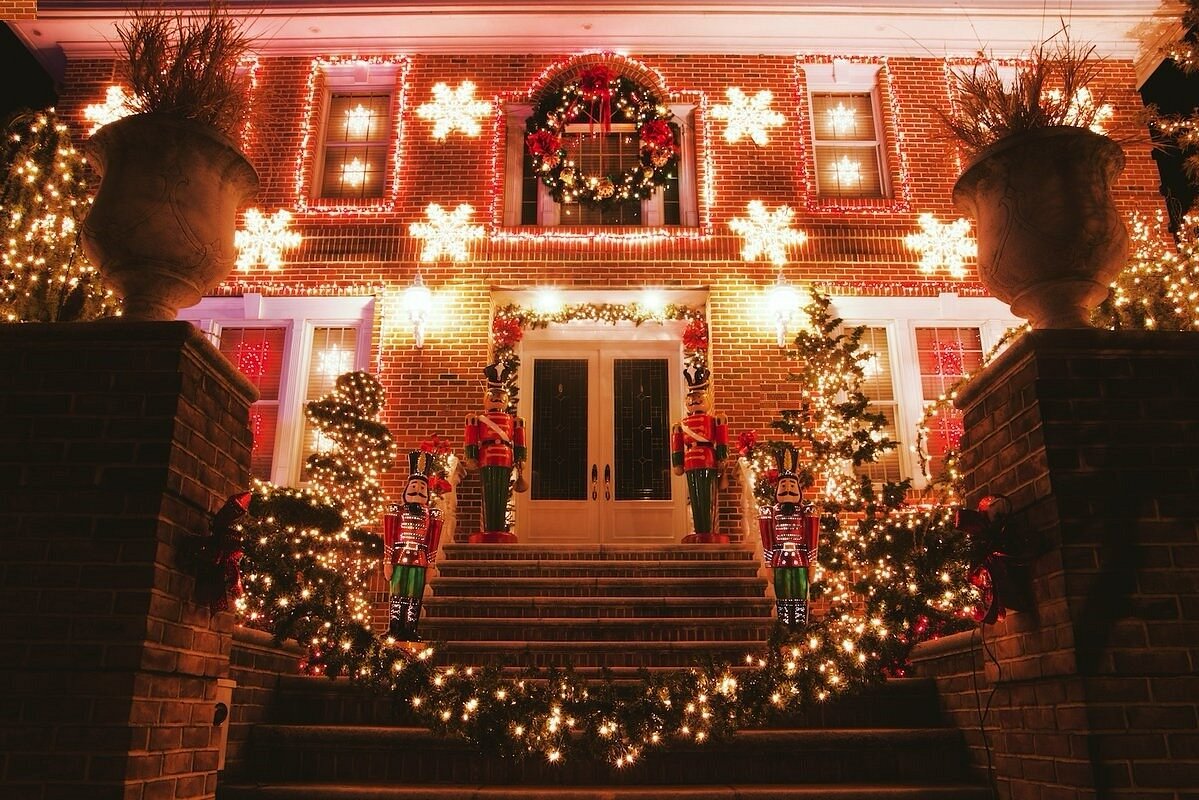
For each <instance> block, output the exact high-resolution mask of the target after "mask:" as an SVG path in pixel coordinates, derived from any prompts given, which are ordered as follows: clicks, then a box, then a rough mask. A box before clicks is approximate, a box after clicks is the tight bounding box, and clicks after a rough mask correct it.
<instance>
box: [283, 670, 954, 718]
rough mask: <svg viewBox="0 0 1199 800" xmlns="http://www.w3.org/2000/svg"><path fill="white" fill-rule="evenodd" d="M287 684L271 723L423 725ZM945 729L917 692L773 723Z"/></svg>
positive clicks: (393, 709)
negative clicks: (941, 727)
mask: <svg viewBox="0 0 1199 800" xmlns="http://www.w3.org/2000/svg"><path fill="white" fill-rule="evenodd" d="M319 680H320V681H321V682H322V683H323V684H326V685H325V686H321V687H313V686H309V685H303V686H293V685H286V684H285V685H284V686H283V687H281V689H280V693H279V694H278V695H277V698H276V703H275V705H274V707H273V709H272V713H271V720H270V721H271V722H274V723H277V724H292V725H320V724H324V725H384V726H386V725H419V724H420V720H419V719H418V718H416V717H413V716H411V715H410V714H409V709H408V706H407V704H406V703H399V704H396V703H394V702H393V701H392V699H391V698H390V697H373V696H369V695H367V696H364V695H363V693H362V691H361V690H360V689H358V688H356V687H354V686H349V685H347V686H342V685H340V684H331V685H329V681H328V679H326V678H321V679H319ZM640 686H641V684H640V683H639V682H635V681H634V682H630V683H629V684H628V685H623V684H621V683H619V682H618V683H617V684H616V690H617V692H621V691H627V692H629V693H632V692H635V691H639V690H640ZM941 725H942V719H941V714H940V712H939V710H938V708H937V700H936V696H935V695H933V694H931V693H930V690H928V689H927V688H925V687H920V689H919V690H916V691H883V690H879V691H875V692H868V693H867V694H865V695H855V696H852V697H842V698H836V699H833V700H829V701H828V702H826V703H819V704H813V705H811V706H810V707H808V708H804V709H801V710H800V711H798V712H795V713H791V714H788V715H786V716H785V717H779V719H778V720H776V721H773V722H771V723H770V724H769V725H767V727H787V728H803V729H811V728H937V727H940V726H941Z"/></svg>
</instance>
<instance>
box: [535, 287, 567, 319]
mask: <svg viewBox="0 0 1199 800" xmlns="http://www.w3.org/2000/svg"><path fill="white" fill-rule="evenodd" d="M533 309H534V310H535V311H536V312H537V313H539V314H557V313H558V312H559V311H561V310H562V293H561V292H560V291H558V290H557V289H555V288H554V287H553V286H545V287H543V288H541V289H538V290H537V294H536V295H535V296H534V297H533Z"/></svg>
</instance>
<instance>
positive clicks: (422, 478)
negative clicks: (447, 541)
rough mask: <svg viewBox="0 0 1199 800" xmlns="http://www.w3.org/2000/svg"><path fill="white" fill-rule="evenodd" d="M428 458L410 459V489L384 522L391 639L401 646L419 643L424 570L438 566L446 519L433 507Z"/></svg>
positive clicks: (412, 456)
mask: <svg viewBox="0 0 1199 800" xmlns="http://www.w3.org/2000/svg"><path fill="white" fill-rule="evenodd" d="M431 460H432V459H431V458H430V456H429V454H428V453H426V452H423V451H421V450H413V451H412V452H410V453H409V454H408V466H409V473H408V483H406V484H405V485H404V495H403V500H404V502H403V503H392V504H391V506H390V507H389V508H388V510H387V513H386V514H385V515H384V517H383V571H384V572H383V574H384V576H385V577H386V578H387V580H388V582H389V583H390V589H391V590H390V595H391V609H390V614H389V616H390V623H389V625H388V628H387V635H388V636H391V637H392V638H393V639H396V640H397V641H401V642H419V641H420V637H419V636H417V634H416V626H417V623H418V622H420V604H421V596H422V595H423V594H424V592H425V570H426V569H427V568H428V567H429V565H430V564H432V563H434V562H435V561H436V560H437V546H438V544H439V543H440V541H441V516H440V515H439V514H438V513H437V511H436V510H435V509H431V508H430V507H429V468H430V466H431Z"/></svg>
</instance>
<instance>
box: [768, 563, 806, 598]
mask: <svg viewBox="0 0 1199 800" xmlns="http://www.w3.org/2000/svg"><path fill="white" fill-rule="evenodd" d="M774 596H775V597H777V598H778V599H780V600H807V599H808V568H807V567H776V568H775V570H774Z"/></svg>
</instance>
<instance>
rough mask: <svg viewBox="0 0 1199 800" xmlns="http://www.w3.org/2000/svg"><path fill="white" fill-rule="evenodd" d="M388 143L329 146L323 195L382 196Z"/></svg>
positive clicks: (322, 182) (322, 184) (322, 183)
mask: <svg viewBox="0 0 1199 800" xmlns="http://www.w3.org/2000/svg"><path fill="white" fill-rule="evenodd" d="M386 168H387V146H386V145H377V146H348V147H330V148H328V150H327V151H326V153H325V174H324V176H323V178H322V181H321V186H322V187H323V190H322V191H321V197H359V198H362V197H382V196H383V178H384V176H385V174H386Z"/></svg>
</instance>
